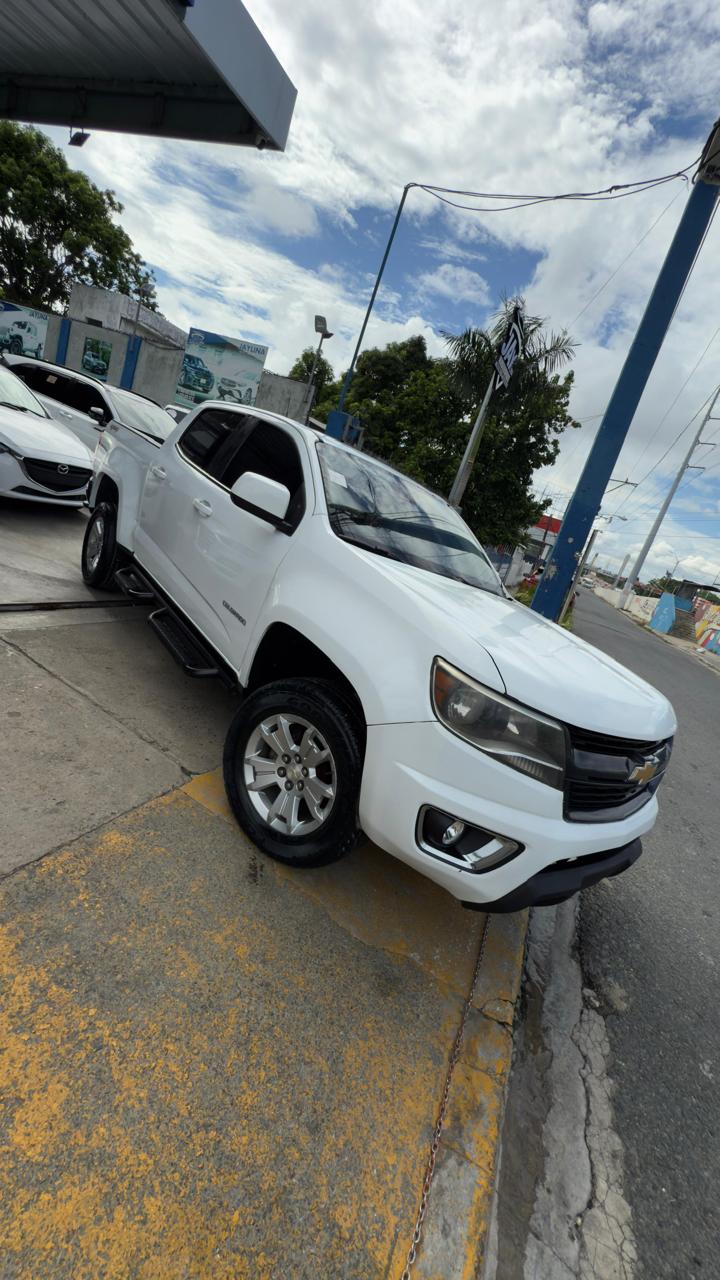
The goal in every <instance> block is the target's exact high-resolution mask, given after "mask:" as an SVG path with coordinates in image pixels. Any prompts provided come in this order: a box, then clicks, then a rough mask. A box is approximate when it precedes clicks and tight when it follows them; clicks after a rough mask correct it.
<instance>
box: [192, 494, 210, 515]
mask: <svg viewBox="0 0 720 1280" xmlns="http://www.w3.org/2000/svg"><path fill="white" fill-rule="evenodd" d="M193 506H194V508H195V510H196V511H197V513H198V515H199V516H211V515H212V507H211V506H210V503H209V502H206V501H205V499H204V498H193Z"/></svg>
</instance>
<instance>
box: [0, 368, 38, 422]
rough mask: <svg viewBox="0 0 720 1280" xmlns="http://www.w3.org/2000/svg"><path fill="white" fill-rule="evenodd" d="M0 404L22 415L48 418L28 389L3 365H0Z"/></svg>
mask: <svg viewBox="0 0 720 1280" xmlns="http://www.w3.org/2000/svg"><path fill="white" fill-rule="evenodd" d="M0 403H1V404H4V405H7V407H8V408H10V409H20V410H21V412H23V413H35V414H37V416H38V418H49V417H50V415H49V413H46V411H45V408H44V406H43V405H41V403H40V401H39V400H38V399H37V398H36V397H35V396H34V395H33V393H32V391H31V390H30V388H29V387H26V386H25V383H24V382H21V380H20V378H18V377H17V375H16V374H14V373H11V372H10V370H9V369H7V368H5V366H4V365H0Z"/></svg>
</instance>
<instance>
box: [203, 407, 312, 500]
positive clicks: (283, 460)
mask: <svg viewBox="0 0 720 1280" xmlns="http://www.w3.org/2000/svg"><path fill="white" fill-rule="evenodd" d="M246 471H255V472H256V473H257V474H258V475H260V476H267V477H268V478H269V479H270V480H277V481H278V482H279V483H280V484H284V485H285V486H286V487H287V488H288V489H289V490H290V496H291V497H293V496H294V494H296V493H297V491H298V489H299V488H300V487H301V485H302V483H303V473H302V466H301V464H300V456H299V454H298V451H297V448H296V446H295V442H294V440H292V439H291V437H290V436H289V435H288V433H287V432H286V431H283V429H282V427H275V426H273V425H272V424H271V423H269V422H258V421H255V424H254V427H253V430H252V431H251V432H250V434H249V435H248V436H247V437H246V439H245V440H244V441H242V442H240V445H239V448H237V449H236V450H235V452H234V453H233V455H232V457H231V458H229V459H228V462H227V465H226V467H225V469H224V471H223V474H222V476H221V479H222V483H223V484H224V485H227V487H228V489H232V486H233V485H234V483H235V481H236V480H237V479H238V478H239V477H240V476H242V475H244V474H245V472H246Z"/></svg>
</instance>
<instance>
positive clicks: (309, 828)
mask: <svg viewBox="0 0 720 1280" xmlns="http://www.w3.org/2000/svg"><path fill="white" fill-rule="evenodd" d="M242 768H243V781H244V784H245V790H246V792H247V796H248V799H249V801H250V803H251V805H252V807H253V809H254V810H255V812H256V813H257V814H258V816H259V817H260V818H261V819H262V821H263V822H264V823H265V825H266V826H268V827H269V828H270V830H271V831H275V832H278V833H280V834H282V835H286V836H290V837H292V838H293V839H298V838H299V837H300V836H306V835H311V834H312V833H313V832H314V831H317V830H319V828H320V827H322V826H323V825H324V824H325V823H326V822H327V820H328V818H329V816H330V813H331V811H332V808H333V805H334V803H335V796H336V793H337V770H336V767H335V760H334V757H333V754H332V752H331V750H330V747H329V746H328V744H327V741H326V740H325V738H324V737H323V735H322V734H321V733H320V731H319V729H317V727H316V726H315V725H314V724H312V723H311V721H309V720H305V719H304V718H303V717H302V716H298V715H295V713H294V712H291V711H282V712H278V713H276V714H273V715H271V716H265V717H264V719H263V720H261V721H260V723H259V724H257V725H256V726H255V728H254V729H253V731H252V733H251V734H250V736H249V738H248V740H247V745H246V747H245V755H244V758H243V766H242Z"/></svg>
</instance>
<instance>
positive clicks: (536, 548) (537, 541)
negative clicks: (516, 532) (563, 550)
mask: <svg viewBox="0 0 720 1280" xmlns="http://www.w3.org/2000/svg"><path fill="white" fill-rule="evenodd" d="M561 524H562V520H560V519H559V518H558V517H557V516H547V515H544V516H540V519H539V520H538V521H537V523H536V524H534V525H533V527H532V529H528V531H527V534H526V537H525V560H526V561H528V560H529V561H531V562H532V563H537V562H539V561H545V560H547V558H548V556H549V555H550V552H551V551H552V549H553V547H554V546H555V543H556V541H557V536H558V534H559V532H560V526H561Z"/></svg>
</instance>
